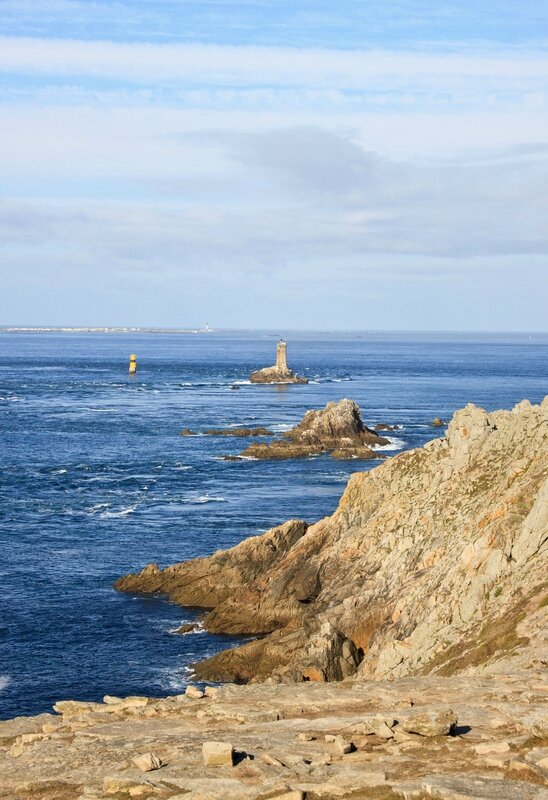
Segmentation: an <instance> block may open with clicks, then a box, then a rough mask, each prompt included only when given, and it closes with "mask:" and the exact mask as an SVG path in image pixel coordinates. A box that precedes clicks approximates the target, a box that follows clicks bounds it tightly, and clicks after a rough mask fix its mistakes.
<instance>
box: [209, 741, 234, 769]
mask: <svg viewBox="0 0 548 800" xmlns="http://www.w3.org/2000/svg"><path fill="white" fill-rule="evenodd" d="M202 757H203V760H204V764H205V765H206V767H224V766H228V767H231V766H232V765H233V764H234V748H233V746H232V745H231V744H229V743H228V742H204V743H203V745H202Z"/></svg>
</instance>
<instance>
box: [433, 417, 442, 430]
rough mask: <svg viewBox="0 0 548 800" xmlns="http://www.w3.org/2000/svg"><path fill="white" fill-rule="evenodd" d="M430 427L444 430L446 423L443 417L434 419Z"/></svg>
mask: <svg viewBox="0 0 548 800" xmlns="http://www.w3.org/2000/svg"><path fill="white" fill-rule="evenodd" d="M430 425H431V426H432V427H433V428H443V426H444V425H445V422H444V421H443V420H442V418H441V417H434V419H433V420H432V422H431V423H430Z"/></svg>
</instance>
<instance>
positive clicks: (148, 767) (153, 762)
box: [133, 753, 164, 772]
mask: <svg viewBox="0 0 548 800" xmlns="http://www.w3.org/2000/svg"><path fill="white" fill-rule="evenodd" d="M133 763H134V764H135V766H136V767H138V768H139V769H140V770H141V772H152V770H155V769H160V767H162V766H164V762H163V761H162V759H161V758H158V756H157V755H155V754H154V753H143V754H142V755H140V756H136V757H135V758H134V759H133Z"/></svg>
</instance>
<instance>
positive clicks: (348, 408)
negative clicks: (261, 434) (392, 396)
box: [241, 399, 389, 459]
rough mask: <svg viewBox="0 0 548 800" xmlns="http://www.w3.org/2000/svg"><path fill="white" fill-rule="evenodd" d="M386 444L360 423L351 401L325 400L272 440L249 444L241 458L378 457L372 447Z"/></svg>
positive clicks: (358, 412)
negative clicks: (329, 401)
mask: <svg viewBox="0 0 548 800" xmlns="http://www.w3.org/2000/svg"><path fill="white" fill-rule="evenodd" d="M388 443H389V440H388V439H385V438H383V437H382V436H379V434H378V433H375V431H373V430H370V429H369V428H366V426H365V425H364V424H363V421H362V417H361V413H360V409H359V406H358V405H357V403H354V401H353V400H346V399H345V400H340V401H339V402H338V403H334V402H331V403H328V404H327V405H326V407H325V408H322V409H320V410H318V411H308V412H307V413H306V414H305V415H304V417H303V419H302V420H301V422H299V424H298V425H296V426H295V427H294V428H292V429H291V430H290V431H287V433H284V434H283V436H282V437H281V438H279V439H275V440H274V441H273V442H269V443H261V444H256V443H254V444H252V445H250V446H249V447H248V448H247V449H246V450H244V451H243V453H242V454H241V455H242V456H244V457H252V458H260V459H275V458H303V457H305V456H315V455H320V454H321V453H331V455H332V456H333V457H334V458H362V459H370V458H382V456H381V455H380V454H379V453H377V452H375V450H374V448H375V447H382V446H383V445H387V444H388Z"/></svg>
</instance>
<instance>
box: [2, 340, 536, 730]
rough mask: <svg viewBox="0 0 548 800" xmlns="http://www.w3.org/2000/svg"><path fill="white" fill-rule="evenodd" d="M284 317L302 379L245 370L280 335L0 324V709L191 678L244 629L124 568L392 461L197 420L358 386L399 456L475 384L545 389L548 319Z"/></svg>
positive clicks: (305, 508)
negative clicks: (8, 327)
mask: <svg viewBox="0 0 548 800" xmlns="http://www.w3.org/2000/svg"><path fill="white" fill-rule="evenodd" d="M284 334H285V336H286V339H287V340H288V343H289V344H288V362H289V365H290V366H291V367H292V368H293V369H295V370H296V371H297V372H299V373H300V374H304V375H306V376H307V377H308V378H309V379H310V383H309V384H308V385H307V386H283V387H282V386H254V385H251V384H249V382H248V380H247V379H248V376H249V373H250V372H251V371H252V370H254V369H257V368H259V367H263V366H268V365H270V364H272V363H273V361H274V356H275V346H276V340H277V338H278V337H277V334H275V333H265V332H242V333H237V332H233V333H223V332H213V333H200V334H195V335H193V334H176V333H150V332H135V331H133V332H127V333H89V332H86V333H81V332H40V333H31V332H26V333H25V332H5V331H3V332H0V579H1V587H2V592H1V599H0V604H1V606H0V718H8V717H12V716H15V715H21V714H35V713H39V712H42V711H49V710H51V706H52V704H53V703H54V702H55V701H56V700H60V699H66V698H70V699H81V700H99V699H101V698H102V696H103V695H104V694H107V693H108V694H116V695H129V694H148V695H165V694H170V693H171V694H173V693H178V692H181V691H184V688H185V686H186V685H187V683H188V681H189V679H190V678H191V670H190V664H191V663H192V662H194V661H196V660H199V659H202V658H205V657H207V656H209V655H212V654H213V653H215V652H218V651H219V650H221V649H223V648H226V647H230V646H234V645H235V644H237V643H238V642H239V641H241V640H239V639H238V638H236V637H230V636H212V635H209V634H207V633H205V632H204V631H203V630H200V629H198V631H197V632H193V633H189V634H186V635H179V634H176V633H174V630H175V629H176V628H177V627H178V626H179V625H181V624H182V623H183V622H187V621H193V620H199V618H200V612H199V611H198V610H197V609H185V608H181V607H178V606H176V605H174V604H172V603H169V602H168V601H166V600H165V599H164V598H161V597H140V596H131V595H126V594H120V593H117V592H115V591H114V589H113V588H112V584H113V581H114V580H115V579H116V578H117V577H119V576H120V575H123V574H125V573H127V572H129V571H135V570H139V569H141V568H142V567H143V566H144V565H145V564H147V563H149V562H151V561H153V562H157V563H158V564H160V566H167V565H168V564H171V563H174V562H176V561H181V560H184V559H188V558H192V557H195V556H203V555H207V554H208V553H211V552H212V551H214V550H217V549H219V548H225V547H230V546H231V545H233V544H236V543H237V542H239V541H241V540H242V539H243V538H245V537H247V536H250V535H256V534H258V533H261V532H263V531H265V530H267V529H269V528H270V527H272V526H274V525H277V524H279V523H281V522H283V521H284V520H286V519H289V518H291V517H296V518H303V519H306V520H308V521H313V520H317V519H319V518H321V517H323V516H325V515H327V514H330V513H331V512H332V511H333V510H334V509H335V508H336V506H337V503H338V500H339V498H340V496H341V494H342V492H343V490H344V487H345V483H346V481H347V479H348V476H349V475H350V474H351V473H352V472H354V471H356V470H369V469H371V468H373V467H374V466H376V465H377V464H378V463H380V462H379V461H365V462H360V461H356V460H351V461H338V460H335V459H332V458H331V457H330V456H320V457H315V458H307V459H301V460H295V461H277V462H261V461H251V460H246V461H225V460H223V458H222V457H223V455H226V454H235V453H238V452H239V451H240V450H241V449H243V448H244V447H245V446H246V444H247V441H246V440H242V439H237V438H225V437H208V436H194V437H183V436H181V435H180V431H181V429H182V428H184V427H188V428H191V429H192V430H195V431H197V432H201V431H203V430H205V429H206V428H210V427H230V426H234V427H236V426H258V425H264V426H266V427H268V428H270V429H272V430H273V431H275V432H282V431H284V430H286V429H287V428H288V427H289V426H291V425H293V424H295V423H296V422H298V420H299V419H300V418H301V417H302V415H303V414H304V412H305V411H306V410H308V409H310V408H320V407H322V406H324V405H325V404H326V403H327V402H328V401H330V400H339V399H341V398H343V397H349V398H351V399H353V400H355V401H356V402H357V403H359V405H360V407H361V409H362V413H363V417H364V421H365V422H366V424H369V425H375V424H376V423H380V422H386V423H390V424H393V425H394V424H395V425H398V426H400V427H399V428H398V430H397V431H395V432H393V433H390V436H391V437H392V440H391V444H390V446H389V447H390V450H387V451H386V452H384V453H382V455H385V456H390V455H393V454H395V453H397V452H399V451H400V450H401V449H404V448H412V447H417V446H420V445H422V444H424V443H425V442H426V441H428V440H429V439H431V438H433V437H435V436H440V435H442V433H443V431H440V430H438V429H435V428H432V427H431V426H430V424H429V423H430V421H431V420H432V419H433V418H434V417H436V416H441V417H443V418H444V419H447V418H449V417H450V416H451V414H452V413H453V412H454V411H455V409H457V408H460V407H461V406H463V405H465V404H466V403H468V402H474V403H477V404H479V405H482V406H484V407H485V408H487V409H495V408H510V407H511V406H512V405H514V404H515V403H516V402H518V401H520V400H522V399H523V398H525V397H527V398H529V399H530V400H531V401H532V402H536V403H538V402H539V401H540V400H541V399H542V397H543V396H544V394H546V392H547V387H548V381H547V378H548V359H547V354H548V335H542V334H532V335H531V336H527V335H510V334H509V335H502V334H501V335H479V334H478V335H472V334H470V335H451V334H437V335H434V334H406V333H393V334H383V333H367V332H364V333H362V334H358V333H352V334H350V333H349V334H341V333H322V334H319V333H308V334H307V333H302V332H301V333H291V332H284ZM130 353H135V354H136V355H137V361H138V372H137V375H136V376H134V377H130V376H129V375H128V360H129V355H130ZM233 387H238V388H237V389H235V388H233ZM379 455H381V453H379Z"/></svg>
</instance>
